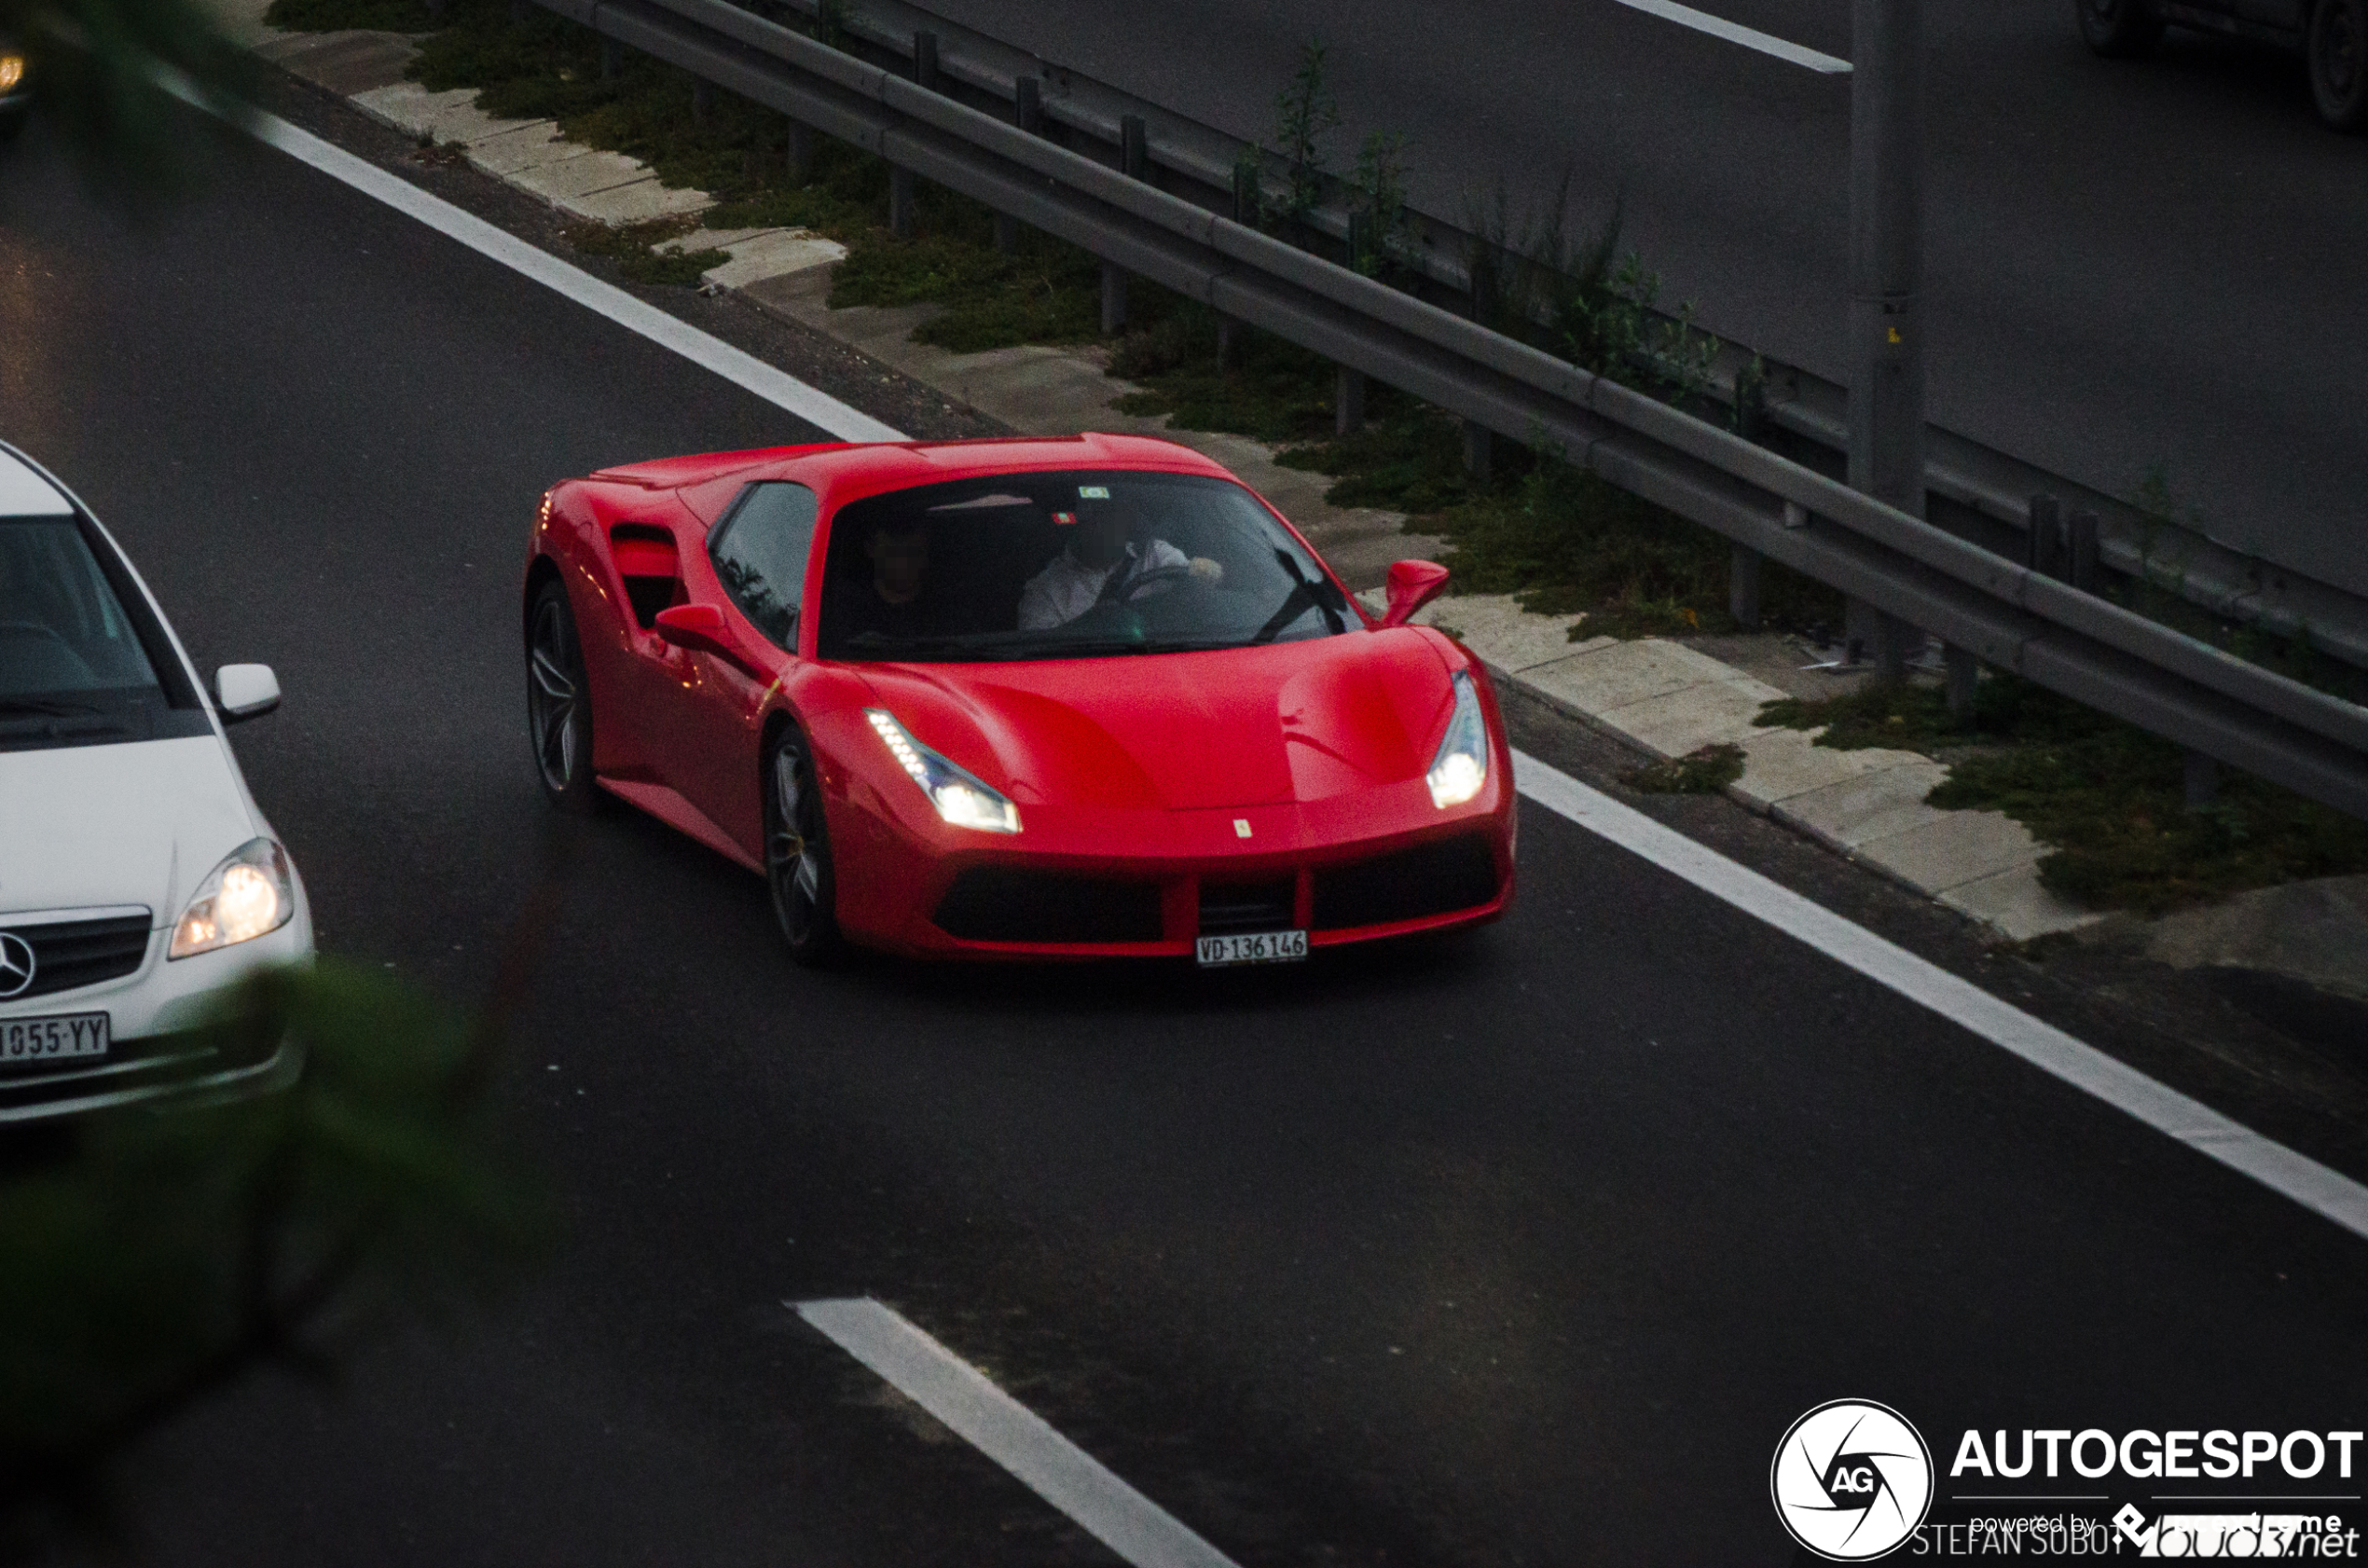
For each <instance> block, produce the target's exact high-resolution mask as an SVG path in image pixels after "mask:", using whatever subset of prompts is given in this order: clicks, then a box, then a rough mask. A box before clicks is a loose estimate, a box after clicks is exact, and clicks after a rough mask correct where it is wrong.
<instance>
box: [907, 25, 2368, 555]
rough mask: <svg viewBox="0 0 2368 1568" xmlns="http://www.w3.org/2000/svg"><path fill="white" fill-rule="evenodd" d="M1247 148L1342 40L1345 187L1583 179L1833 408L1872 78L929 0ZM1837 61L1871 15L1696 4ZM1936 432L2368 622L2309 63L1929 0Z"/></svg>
mask: <svg viewBox="0 0 2368 1568" xmlns="http://www.w3.org/2000/svg"><path fill="white" fill-rule="evenodd" d="M928 3H929V6H930V7H931V8H932V9H935V10H937V11H939V12H941V13H942V14H943V15H945V16H948V17H950V18H953V19H955V20H957V21H961V22H963V23H965V24H967V25H970V26H972V27H976V28H978V29H980V30H981V31H983V32H986V33H989V34H994V35H995V36H997V37H1000V38H1003V39H1005V40H1007V41H1009V42H1012V43H1014V44H1018V45H1020V46H1022V47H1024V48H1030V49H1033V50H1035V51H1036V52H1038V53H1039V54H1040V55H1042V56H1043V57H1044V58H1045V59H1047V60H1049V61H1053V62H1060V63H1063V64H1067V65H1070V66H1073V67H1075V68H1076V69H1078V70H1081V71H1084V72H1086V73H1088V74H1089V75H1092V76H1098V77H1100V78H1102V79H1104V80H1106V81H1109V82H1112V83H1115V84H1116V85H1118V86H1121V87H1123V88H1125V89H1129V90H1131V91H1134V92H1137V93H1140V94H1142V95H1143V96H1144V97H1147V98H1150V99H1151V100H1152V101H1154V102H1156V103H1163V104H1167V105H1170V106H1172V107H1175V108H1176V109H1177V110H1179V111H1181V112H1183V113H1186V114H1190V115H1191V116H1193V117H1195V118H1198V119H1202V120H1205V121H1207V122H1209V123H1212V124H1215V125H1218V126H1219V127H1221V128H1223V129H1224V130H1226V131H1232V133H1234V134H1236V135H1241V136H1247V137H1253V138H1259V139H1263V140H1265V141H1267V142H1269V143H1270V144H1271V143H1272V142H1273V122H1274V112H1273V101H1274V95H1275V93H1276V92H1277V90H1278V89H1280V88H1281V87H1282V86H1283V83H1284V81H1285V79H1286V78H1287V76H1288V74H1289V72H1290V70H1291V67H1292V65H1293V63H1294V62H1295V58H1296V55H1297V51H1298V50H1299V48H1300V47H1301V44H1302V43H1304V42H1305V41H1306V40H1307V39H1308V38H1310V37H1311V36H1315V35H1321V36H1322V37H1323V38H1324V39H1326V40H1327V42H1328V44H1329V51H1330V60H1331V65H1332V77H1331V79H1332V82H1333V85H1334V87H1335V88H1336V89H1337V91H1338V95H1339V99H1340V103H1341V107H1342V111H1343V113H1344V115H1345V117H1346V120H1347V124H1346V125H1345V127H1344V128H1343V129H1342V130H1341V131H1337V132H1335V133H1334V134H1333V136H1332V138H1331V141H1330V143H1329V147H1330V153H1331V162H1332V166H1333V167H1334V168H1336V169H1340V170H1342V171H1345V170H1346V169H1347V168H1348V167H1349V166H1350V165H1351V163H1352V161H1353V158H1354V154H1355V149H1356V144H1357V141H1358V140H1359V139H1360V138H1361V137H1363V136H1364V135H1365V134H1366V133H1368V132H1369V131H1399V132H1402V133H1404V135H1405V136H1406V138H1407V154H1408V158H1409V160H1410V162H1411V172H1412V177H1411V182H1410V188H1411V192H1412V196H1413V199H1414V201H1415V204H1416V205H1417V206H1419V207H1422V208H1423V209H1425V211H1428V212H1432V213H1438V214H1439V215H1441V216H1444V217H1449V218H1454V219H1458V220H1460V219H1461V218H1462V217H1463V215H1464V214H1465V213H1466V208H1467V205H1468V202H1469V199H1470V198H1471V197H1472V196H1474V195H1478V196H1480V197H1482V198H1487V197H1489V196H1490V194H1491V193H1492V192H1494V190H1496V189H1497V188H1498V187H1499V186H1500V185H1501V186H1502V187H1503V188H1504V189H1505V190H1506V191H1507V193H1508V196H1509V197H1510V208H1511V211H1512V212H1513V213H1514V215H1515V216H1516V218H1519V217H1520V215H1521V213H1524V212H1527V213H1537V212H1539V211H1541V210H1542V209H1543V208H1544V207H1545V206H1546V205H1547V203H1548V202H1549V199H1551V197H1552V195H1553V193H1554V190H1555V188H1556V186H1557V184H1558V183H1559V180H1560V177H1561V175H1562V173H1563V171H1564V170H1567V171H1568V172H1569V173H1570V180H1571V184H1570V190H1571V198H1572V203H1571V206H1572V212H1573V214H1574V216H1575V218H1576V224H1575V226H1574V227H1580V228H1584V229H1585V230H1586V231H1588V232H1591V231H1592V230H1593V228H1594V227H1595V226H1596V225H1598V224H1600V223H1601V222H1602V221H1603V220H1604V217H1605V216H1606V215H1608V214H1609V213H1611V211H1612V209H1613V206H1614V204H1615V202H1616V201H1624V202H1625V211H1626V214H1627V226H1626V233H1627V235H1628V238H1629V241H1631V243H1632V244H1633V245H1634V246H1635V248H1636V249H1637V250H1639V251H1640V252H1641V253H1642V254H1643V255H1644V256H1645V258H1646V260H1647V261H1648V262H1649V263H1650V264H1651V265H1652V266H1653V267H1654V268H1658V269H1659V272H1660V274H1661V277H1662V280H1663V284H1664V287H1663V294H1662V299H1663V303H1664V304H1674V303H1677V302H1679V301H1687V300H1690V301H1693V302H1695V303H1696V304H1697V306H1698V307H1699V309H1700V319H1701V321H1702V322H1703V323H1704V324H1706V325H1707V326H1709V327H1710V328H1711V329H1712V330H1714V331H1716V332H1720V333H1724V334H1727V335H1728V336H1730V337H1734V338H1736V339H1737V340H1739V341H1742V342H1744V343H1748V344H1750V345H1751V346H1753V347H1754V348H1755V349H1758V350H1759V351H1762V352H1764V353H1769V354H1772V355H1776V356H1778V357H1781V358H1783V359H1786V360H1789V361H1791V362H1793V363H1796V364H1803V365H1806V366H1808V367H1810V369H1813V370H1815V371H1817V372H1818V373H1819V374H1821V375H1824V376H1827V377H1830V378H1834V379H1836V380H1841V381H1847V380H1848V378H1849V376H1848V365H1847V364H1846V362H1845V360H1844V359H1843V349H1844V343H1843V336H1842V335H1843V324H1844V307H1845V302H1846V300H1847V298H1848V291H1849V273H1848V266H1847V264H1848V251H1847V246H1848V239H1849V213H1850V207H1849V190H1848V184H1847V181H1848V168H1849V142H1850V78H1849V77H1848V76H1821V75H1818V74H1815V73H1813V72H1810V71H1809V70H1806V69H1803V68H1802V67H1800V66H1798V65H1794V64H1789V63H1785V62H1782V61H1779V60H1776V59H1773V58H1770V57H1769V56H1767V55H1764V54H1758V53H1755V52H1753V51H1751V50H1749V49H1746V48H1741V47H1739V46H1737V45H1735V44H1732V43H1728V42H1725V41H1723V40H1721V39H1718V38H1714V37H1710V36H1707V35H1705V34H1701V33H1699V32H1695V31H1690V30H1688V29H1687V28H1684V27H1681V26H1678V25H1675V24H1674V23H1672V22H1669V21H1662V20H1660V19H1659V18H1657V17H1654V16H1650V15H1647V14H1645V13H1644V12H1641V11H1638V10H1635V9H1632V8H1631V7H1627V6H1624V5H1622V4H1620V3H1619V0H1567V3H1563V4H1557V5H1536V4H1523V3H1520V0H1476V3H1473V4H1468V5H1459V6H1454V7H1444V8H1442V7H1439V6H1438V5H1436V4H1432V3H1428V0H1177V3H1173V4H1168V5H1163V6H1156V7H1144V6H1129V7H1111V6H1107V5H1102V4H1097V3H1096V0H928ZM1696 5H1697V8H1698V9H1702V10H1707V11H1710V12H1713V13H1715V14H1716V15H1718V16H1720V17H1723V18H1725V19H1727V20H1729V21H1737V22H1741V23H1742V24H1744V25H1746V26H1749V27H1753V28H1756V29H1758V30H1760V31H1761V32H1764V33H1768V34H1774V35H1775V36H1777V37H1780V38H1783V39H1785V40H1787V41H1789V42H1792V43H1796V44H1801V45H1806V46H1808V47H1809V48H1813V49H1817V50H1820V51H1823V52H1824V53H1826V54H1830V55H1835V56H1838V57H1840V58H1842V59H1845V60H1846V59H1848V58H1849V57H1850V52H1851V49H1850V41H1851V40H1850V9H1851V7H1850V0H1696ZM1926 14H1927V17H1928V21H1927V23H1926V26H1927V29H1928V33H1929V35H1930V39H1931V44H1932V54H1931V62H1932V65H1931V73H1932V74H1931V77H1930V83H1929V89H1928V91H1929V102H1930V107H1931V119H1930V131H1929V140H1928V144H1927V146H1928V164H1927V170H1928V172H1927V182H1928V183H1927V191H1928V195H1929V207H1930V213H1929V230H1928V248H1927V263H1926V275H1925V289H1926V296H1925V297H1926V306H1927V309H1928V310H1929V313H1930V321H1931V339H1930V348H1931V367H1932V368H1931V393H1930V412H1931V417H1932V418H1933V419H1934V420H1936V421H1938V422H1939V423H1941V424H1944V425H1947V426H1948V427H1950V428H1952V429H1955V430H1959V431H1962V432H1963V433H1966V434H1969V435H1972V436H1975V437H1976V438H1977V439H1979V440H1982V441H1986V442H1988V443H1989V444H1990V445H1992V446H1994V447H2000V448H2002V449H2003V450H2005V451H2007V452H2011V453H2013V454H2014V455H2016V456H2017V457H2020V458H2023V459H2025V460H2027V461H2032V462H2035V463H2038V464H2040V465H2041V466H2043V467H2045V468H2048V469H2050V470H2052V471H2054V472H2057V473H2059V474H2064V475H2070V476H2072V477H2073V478H2076V479H2079V480H2082V481H2084V482H2086V483H2087V484H2089V485H2092V486H2095V487H2096V488H2100V489H2103V490H2106V491H2108V492H2110V493H2113V494H2115V495H2127V494H2129V493H2130V492H2131V490H2132V489H2133V488H2135V487H2136V486H2137V484H2138V483H2139V481H2140V480H2141V477H2142V476H2143V475H2145V473H2146V471H2147V469H2148V468H2149V467H2150V466H2151V465H2154V464H2156V463H2159V464H2161V465H2162V467H2163V470H2164V473H2165V475H2167V477H2168V480H2169V483H2170V485H2171V487H2172V488H2173V490H2174V492H2175V493H2176V494H2177V495H2178V496H2179V498H2180V502H2181V509H2182V515H2184V513H2185V512H2186V510H2187V509H2188V508H2193V509H2195V510H2196V511H2197V512H2199V513H2200V514H2201V517H2202V521H2203V524H2204V526H2205V527H2206V528H2207V529H2208V530H2210V533H2211V534H2212V535H2213V537H2215V538H2217V539H2219V540H2221V541H2222V542H2223V543H2229V544H2231V545H2233V546H2235V547H2237V548H2238V549H2243V550H2255V551H2258V552H2259V553H2261V554H2263V555H2265V556H2266V557H2269V558H2271V559H2272V560H2275V561H2277V562H2279V563H2280V564H2283V565H2285V566H2288V567H2291V568H2292V569H2294V570H2296V571H2303V572H2305V573H2307V574H2309V575H2311V576H2314V577H2317V578H2320V579H2321V580H2322V581H2327V582H2334V583H2339V584H2342V585H2346V586H2347V587H2349V588H2350V589H2351V590H2352V591H2353V592H2355V593H2360V594H2368V551H2363V550H2362V548H2361V542H2362V539H2363V537H2368V500H2363V497H2368V440H2363V439H2362V432H2363V429H2368V421H2363V420H2362V418H2361V412H2360V406H2359V397H2358V393H2357V391H2356V380H2357V368H2358V366H2359V365H2360V364H2362V363H2363V362H2368V309H2363V308H2362V302H2361V270H2360V257H2361V255H2363V254H2368V194H2364V193H2368V139H2362V138H2359V137H2343V136H2337V135H2335V134H2334V133H2333V132H2330V131H2326V130H2325V129H2324V128H2323V127H2321V126H2320V124H2319V122H2318V120H2317V118H2316V117H2315V115H2314V112H2313V110H2312V108H2311V103H2310V94H2309V89H2308V85H2307V83H2306V80H2305V79H2304V76H2303V72H2302V68H2301V66H2300V65H2299V63H2297V62H2295V61H2293V60H2292V59H2290V58H2289V57H2286V56H2284V55H2281V54H2277V53H2273V52H2270V51H2267V50H2263V49H2256V48H2246V47H2237V46H2233V45H2226V44H2221V43H2214V42H2209V41H2206V40H2204V39H2202V38H2200V37H2197V36H2195V35H2192V34H2173V35H2172V37H2171V40H2170V41H2169V42H2168V45H2167V46H2166V48H2164V50H2163V52H2162V54H2161V55H2160V57H2158V58H2157V59H2155V60H2154V61H2151V62H2142V63H2132V62H2109V61H2100V60H2097V59H2095V58H2093V57H2092V56H2091V55H2090V54H2089V53H2088V52H2087V49H2086V47H2085V46H2083V45H2082V43H2081V42H2080V38H2079V35H2078V34H2077V32H2076V31H2075V29H2074V25H2073V21H2072V0H1927V4H1926Z"/></svg>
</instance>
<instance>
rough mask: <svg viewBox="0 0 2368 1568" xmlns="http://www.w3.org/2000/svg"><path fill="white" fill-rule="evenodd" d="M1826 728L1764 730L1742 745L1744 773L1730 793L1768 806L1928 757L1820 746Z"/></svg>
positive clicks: (1760, 807)
mask: <svg viewBox="0 0 2368 1568" xmlns="http://www.w3.org/2000/svg"><path fill="white" fill-rule="evenodd" d="M1822 734H1824V731H1822V730H1787V729H1758V728H1756V727H1755V729H1754V731H1753V733H1752V734H1751V735H1749V736H1745V737H1743V738H1742V740H1740V741H1738V742H1737V744H1738V745H1740V746H1742V749H1743V777H1741V778H1739V779H1737V780H1736V781H1735V782H1734V783H1733V784H1732V785H1730V786H1728V791H1727V792H1728V794H1731V795H1733V796H1734V797H1735V798H1736V799H1738V800H1740V801H1742V803H1743V804H1744V805H1748V806H1752V807H1754V808H1755V809H1758V810H1762V811H1768V810H1772V809H1773V808H1774V807H1775V806H1777V805H1780V804H1782V803H1783V802H1785V801H1789V800H1791V799H1793V798H1794V797H1795V796H1797V795H1806V794H1810V793H1812V792H1814V791H1819V790H1824V789H1828V788H1831V787H1832V786H1834V785H1836V784H1840V783H1844V782H1846V781H1848V780H1850V779H1853V778H1858V777H1863V776H1865V775H1866V774H1870V773H1875V772H1879V771H1880V770H1882V769H1885V768H1890V767H1894V766H1897V765H1898V764H1900V763H1903V762H1919V763H1921V762H1922V761H1924V759H1923V758H1922V757H1920V756H1918V755H1916V753H1914V752H1912V751H1879V750H1871V749H1870V750H1851V751H1843V750H1836V749H1835V748H1833V747H1831V746H1820V745H1818V744H1817V739H1816V737H1817V736H1820V735H1822Z"/></svg>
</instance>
